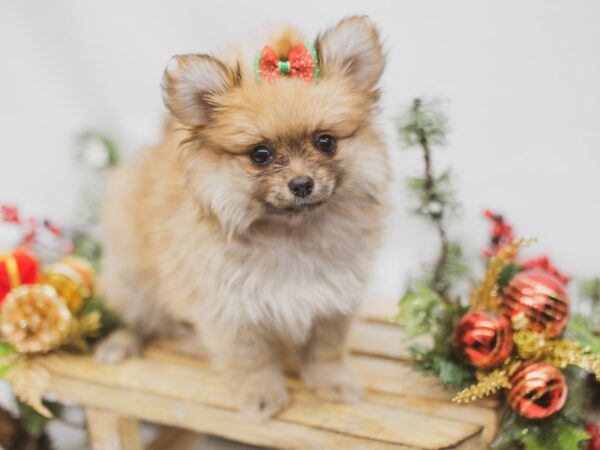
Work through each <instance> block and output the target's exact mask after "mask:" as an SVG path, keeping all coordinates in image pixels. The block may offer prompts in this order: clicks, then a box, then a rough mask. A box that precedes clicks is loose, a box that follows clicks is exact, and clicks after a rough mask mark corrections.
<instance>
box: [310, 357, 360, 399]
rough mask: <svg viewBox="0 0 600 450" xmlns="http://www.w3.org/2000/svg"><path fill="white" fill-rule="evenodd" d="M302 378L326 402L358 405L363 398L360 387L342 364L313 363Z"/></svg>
mask: <svg viewBox="0 0 600 450" xmlns="http://www.w3.org/2000/svg"><path fill="white" fill-rule="evenodd" d="M302 378H303V379H304V382H305V383H306V385H307V386H308V387H309V388H310V389H312V391H313V392H314V393H315V395H316V396H317V397H318V398H319V399H321V400H323V401H326V402H333V403H357V402H359V401H360V399H361V397H362V389H361V388H360V385H359V384H358V383H356V381H354V378H352V376H351V375H350V374H349V373H348V371H347V370H346V369H345V368H344V366H343V365H342V364H341V363H313V364H311V365H309V366H308V367H306V368H304V370H303V372H302Z"/></svg>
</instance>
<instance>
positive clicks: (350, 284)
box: [172, 202, 378, 343]
mask: <svg viewBox="0 0 600 450" xmlns="http://www.w3.org/2000/svg"><path fill="white" fill-rule="evenodd" d="M373 215H374V213H373V211H370V214H369V211H364V210H362V211H361V208H357V207H356V206H355V207H353V208H348V207H344V206H343V205H340V204H336V203H335V202H332V204H331V205H327V206H326V207H325V208H323V210H322V211H319V212H318V213H317V214H314V216H311V217H309V218H308V219H307V220H306V221H304V222H303V223H301V224H299V225H297V226H290V225H289V224H285V225H284V224H277V223H271V224H258V225H257V226H255V227H254V229H253V230H252V231H251V233H250V234H249V235H248V236H247V237H246V238H244V239H233V240H218V241H215V240H214V239H213V240H212V242H210V244H209V243H208V242H207V239H206V236H205V235H204V233H202V232H200V233H199V234H198V236H197V238H196V239H197V243H198V245H197V248H198V251H196V252H190V251H189V244H190V243H189V242H188V244H187V245H186V246H182V247H180V248H179V249H178V248H177V246H178V245H180V244H179V243H177V242H173V243H172V246H174V247H172V249H173V250H174V252H176V253H179V252H181V253H180V255H178V256H179V257H178V258H176V260H179V261H181V264H179V267H182V266H183V267H188V268H193V270H186V272H188V281H192V280H193V284H194V286H195V289H194V290H195V292H193V293H192V292H190V296H191V297H192V298H196V299H201V301H200V302H195V306H194V308H195V310H196V313H197V314H194V315H195V316H196V317H197V320H198V321H200V322H203V321H210V322H211V323H213V324H215V323H219V324H222V325H223V326H227V327H228V328H231V327H239V326H246V325H250V326H257V327H261V328H263V329H264V330H265V331H266V332H267V333H275V334H276V335H279V336H280V337H281V338H282V339H284V340H291V341H293V342H295V343H301V342H303V341H304V340H305V339H306V338H307V335H308V333H309V331H310V328H311V325H312V324H313V323H314V321H315V319H316V318H326V317H334V316H336V315H351V314H353V313H354V312H355V311H356V308H357V306H358V303H359V300H360V297H361V294H362V287H363V285H364V283H365V280H366V277H367V271H368V266H369V262H370V259H371V256H372V253H373V239H372V235H373V234H374V233H377V232H378V225H377V222H378V221H377V220H375V217H373ZM183 260H187V261H185V262H184V261H183ZM196 305H197V306H196ZM200 326H202V325H201V324H200Z"/></svg>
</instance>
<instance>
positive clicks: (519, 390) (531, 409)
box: [508, 362, 567, 419]
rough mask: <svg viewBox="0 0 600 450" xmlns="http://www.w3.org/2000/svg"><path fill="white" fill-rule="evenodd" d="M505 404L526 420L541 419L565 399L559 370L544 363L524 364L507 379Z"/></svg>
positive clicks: (565, 392)
mask: <svg viewBox="0 0 600 450" xmlns="http://www.w3.org/2000/svg"><path fill="white" fill-rule="evenodd" d="M511 383H512V388H511V389H510V391H509V393H508V403H509V404H510V406H511V408H512V409H513V410H514V411H515V412H516V413H517V414H519V415H521V416H523V417H526V418H527V419H545V418H546V417H549V416H551V415H552V414H554V413H555V412H557V411H558V410H560V409H561V408H562V407H563V406H564V404H565V401H566V399H567V383H566V381H565V377H564V376H563V374H562V372H561V371H560V370H559V369H557V368H556V367H554V366H551V365H550V364H547V363H545V362H532V363H526V364H524V365H523V366H522V367H521V368H520V369H519V370H518V371H517V372H516V373H515V374H514V375H513V377H512V378H511Z"/></svg>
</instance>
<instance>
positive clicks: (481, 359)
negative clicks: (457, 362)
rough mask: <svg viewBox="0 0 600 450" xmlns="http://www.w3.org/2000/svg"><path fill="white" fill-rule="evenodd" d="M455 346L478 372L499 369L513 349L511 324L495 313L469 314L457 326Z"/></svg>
mask: <svg viewBox="0 0 600 450" xmlns="http://www.w3.org/2000/svg"><path fill="white" fill-rule="evenodd" d="M453 343H454V348H455V349H456V350H457V351H458V353H459V354H460V355H461V357H462V358H463V359H464V360H465V361H466V362H467V363H469V364H470V365H472V366H474V367H476V368H477V369H491V368H492V367H496V366H499V365H500V364H502V362H504V361H505V360H506V358H508V356H509V355H510V352H511V351H512V349H513V337H512V329H511V325H510V321H509V320H508V319H507V318H506V317H504V316H501V315H497V314H495V313H493V312H488V311H471V312H468V313H467V314H465V315H464V316H463V317H462V318H461V319H460V321H459V322H458V324H457V325H456V328H455V330H454V342H453Z"/></svg>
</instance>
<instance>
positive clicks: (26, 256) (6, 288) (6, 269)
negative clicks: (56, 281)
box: [0, 250, 39, 304]
mask: <svg viewBox="0 0 600 450" xmlns="http://www.w3.org/2000/svg"><path fill="white" fill-rule="evenodd" d="M38 275H39V267H38V261H37V259H36V258H35V256H33V255H32V254H31V253H29V252H28V251H26V250H15V251H14V252H12V253H5V254H0V304H1V303H2V300H4V297H6V294H8V293H9V292H10V291H11V290H12V289H13V288H16V287H17V286H20V285H22V284H30V283H35V282H36V281H37V279H38Z"/></svg>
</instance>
